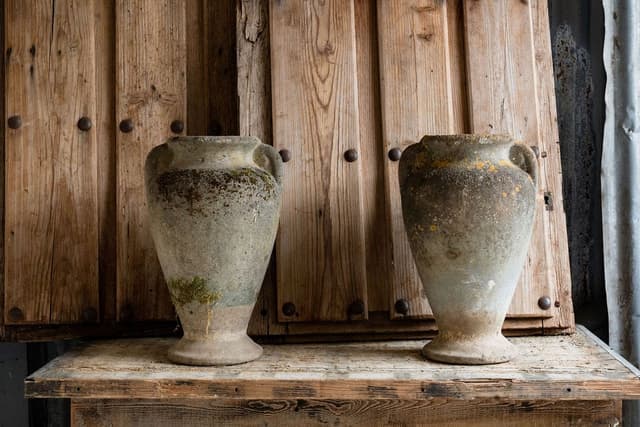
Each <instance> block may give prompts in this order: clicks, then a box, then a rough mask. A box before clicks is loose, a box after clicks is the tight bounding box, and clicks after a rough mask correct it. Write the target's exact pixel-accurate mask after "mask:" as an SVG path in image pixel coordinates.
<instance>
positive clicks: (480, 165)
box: [476, 161, 485, 170]
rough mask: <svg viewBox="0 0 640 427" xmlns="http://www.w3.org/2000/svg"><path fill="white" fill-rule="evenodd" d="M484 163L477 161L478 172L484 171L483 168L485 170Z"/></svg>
mask: <svg viewBox="0 0 640 427" xmlns="http://www.w3.org/2000/svg"><path fill="white" fill-rule="evenodd" d="M484 163H485V162H483V161H477V162H476V169H478V170H482V168H484Z"/></svg>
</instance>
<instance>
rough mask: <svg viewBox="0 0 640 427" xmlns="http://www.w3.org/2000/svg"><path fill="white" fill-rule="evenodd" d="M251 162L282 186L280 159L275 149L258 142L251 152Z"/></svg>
mask: <svg viewBox="0 0 640 427" xmlns="http://www.w3.org/2000/svg"><path fill="white" fill-rule="evenodd" d="M253 161H254V162H255V163H256V164H257V165H258V166H259V167H260V168H262V169H264V170H265V171H267V172H269V173H270V174H271V175H273V177H274V178H275V180H276V182H277V183H278V184H279V185H282V158H281V157H280V154H279V153H278V152H277V151H276V149H275V148H273V147H272V146H270V145H267V144H263V143H261V142H259V143H258V145H257V146H256V148H255V150H254V151H253Z"/></svg>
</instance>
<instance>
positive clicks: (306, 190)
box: [269, 0, 367, 321]
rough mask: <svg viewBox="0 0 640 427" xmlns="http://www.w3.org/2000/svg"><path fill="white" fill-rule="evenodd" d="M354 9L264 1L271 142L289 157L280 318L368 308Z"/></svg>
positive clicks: (347, 4) (330, 0) (280, 246)
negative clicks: (349, 155)
mask: <svg viewBox="0 0 640 427" xmlns="http://www.w3.org/2000/svg"><path fill="white" fill-rule="evenodd" d="M354 13H355V12H354V5H353V2H351V1H341V0H327V1H326V2H295V1H286V2H281V1H271V3H270V9H269V19H270V39H271V40H270V41H271V80H272V89H273V90H272V94H273V103H272V105H273V111H272V117H273V142H274V144H273V145H274V146H275V147H276V148H277V149H278V150H283V149H284V150H288V151H289V153H290V156H291V160H290V161H288V162H287V163H285V166H284V184H283V187H284V193H283V196H282V213H281V217H280V224H281V227H280V230H279V237H278V241H277V244H276V246H277V249H276V253H277V256H276V263H277V268H276V272H277V276H278V281H277V283H278V293H277V297H278V305H279V306H280V307H282V306H283V305H284V304H286V303H292V304H293V305H294V307H292V311H291V312H290V313H289V314H288V315H287V314H285V310H279V312H278V315H279V319H280V320H281V321H310V320H332V321H333V320H335V321H339V320H347V319H349V318H350V317H355V318H358V319H362V318H366V317H367V295H366V293H367V286H366V277H367V274H366V265H365V236H364V224H363V221H362V216H363V210H362V194H361V179H362V176H361V165H362V150H361V147H360V145H361V141H360V132H359V124H358V123H359V113H358V92H357V87H358V85H357V66H356V40H355V39H356V37H355V20H354ZM348 150H355V151H356V152H357V153H359V157H360V158H359V159H358V160H356V161H352V162H349V161H347V160H346V159H345V154H346V152H347V151H348ZM352 304H356V305H358V306H359V310H356V311H357V312H354V311H353V310H350V307H352ZM350 313H351V314H350ZM352 314H355V316H352Z"/></svg>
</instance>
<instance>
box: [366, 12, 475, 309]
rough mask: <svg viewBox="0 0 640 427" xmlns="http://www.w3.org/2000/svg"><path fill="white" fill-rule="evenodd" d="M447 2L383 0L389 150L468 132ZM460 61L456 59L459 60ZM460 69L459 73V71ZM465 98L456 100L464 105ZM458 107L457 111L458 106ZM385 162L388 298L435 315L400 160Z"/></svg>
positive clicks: (385, 124) (384, 97)
mask: <svg viewBox="0 0 640 427" xmlns="http://www.w3.org/2000/svg"><path fill="white" fill-rule="evenodd" d="M448 4H449V3H448V2H442V1H437V0H421V1H413V0H398V1H393V2H391V1H385V0H379V1H378V5H377V7H378V39H379V46H380V48H379V49H380V84H381V94H382V134H383V141H384V152H385V153H386V152H388V151H389V150H390V149H392V148H400V149H404V148H406V147H407V146H409V145H411V144H414V143H416V142H418V141H419V140H420V139H421V138H422V136H423V135H425V134H450V133H460V132H464V122H462V121H458V122H456V119H457V120H461V117H460V116H459V114H454V98H453V97H454V95H456V94H457V95H459V94H460V92H459V91H456V92H454V91H453V88H452V72H451V66H452V62H451V59H450V58H451V54H452V51H454V54H455V49H456V48H457V46H459V45H456V44H452V43H450V42H449V28H448V24H449V17H448V13H447V9H448ZM457 63H458V62H456V64H457ZM456 72H459V71H456ZM462 102H463V101H461V100H456V101H455V104H456V105H459V104H461V103H462ZM456 111H457V110H456ZM385 160H386V167H385V182H386V189H387V197H388V198H387V203H388V208H387V214H388V221H389V224H390V227H391V239H392V267H391V268H392V275H393V282H392V283H393V285H392V287H391V295H390V300H389V303H388V304H389V310H390V313H391V316H392V317H398V316H401V315H400V314H398V313H396V311H395V309H394V305H395V303H396V301H397V300H399V299H404V300H406V301H407V302H408V303H409V312H408V313H407V315H406V317H413V318H416V317H425V316H430V315H431V308H430V307H429V304H428V302H427V299H426V297H425V295H424V291H423V289H422V284H421V281H420V277H419V275H418V271H417V269H416V266H415V264H414V261H413V255H412V254H411V248H410V247H409V241H408V240H407V236H406V232H405V230H404V222H403V220H402V207H401V204H400V193H399V191H398V186H399V184H398V171H397V168H398V162H393V161H390V160H389V159H385Z"/></svg>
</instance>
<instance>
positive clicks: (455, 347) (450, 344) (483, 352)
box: [422, 334, 518, 365]
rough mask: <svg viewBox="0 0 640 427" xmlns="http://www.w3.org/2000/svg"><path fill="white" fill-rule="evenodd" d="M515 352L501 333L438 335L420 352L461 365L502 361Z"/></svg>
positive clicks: (511, 357) (512, 356) (428, 356)
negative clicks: (456, 335)
mask: <svg viewBox="0 0 640 427" xmlns="http://www.w3.org/2000/svg"><path fill="white" fill-rule="evenodd" d="M517 353H518V352H517V350H516V348H515V346H514V345H513V344H511V343H510V342H509V341H508V340H507V339H506V338H505V337H504V336H502V334H498V335H485V336H475V337H463V336H459V337H451V336H449V337H444V336H442V335H438V336H436V337H435V338H434V339H433V340H432V341H431V342H430V343H428V344H427V345H425V346H424V348H423V349H422V354H423V355H424V356H425V357H427V358H429V359H431V360H435V361H438V362H444V363H453V364H463V365H489V364H493V363H504V362H508V361H509V360H511V359H513V358H514V357H515V356H516V355H517Z"/></svg>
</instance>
